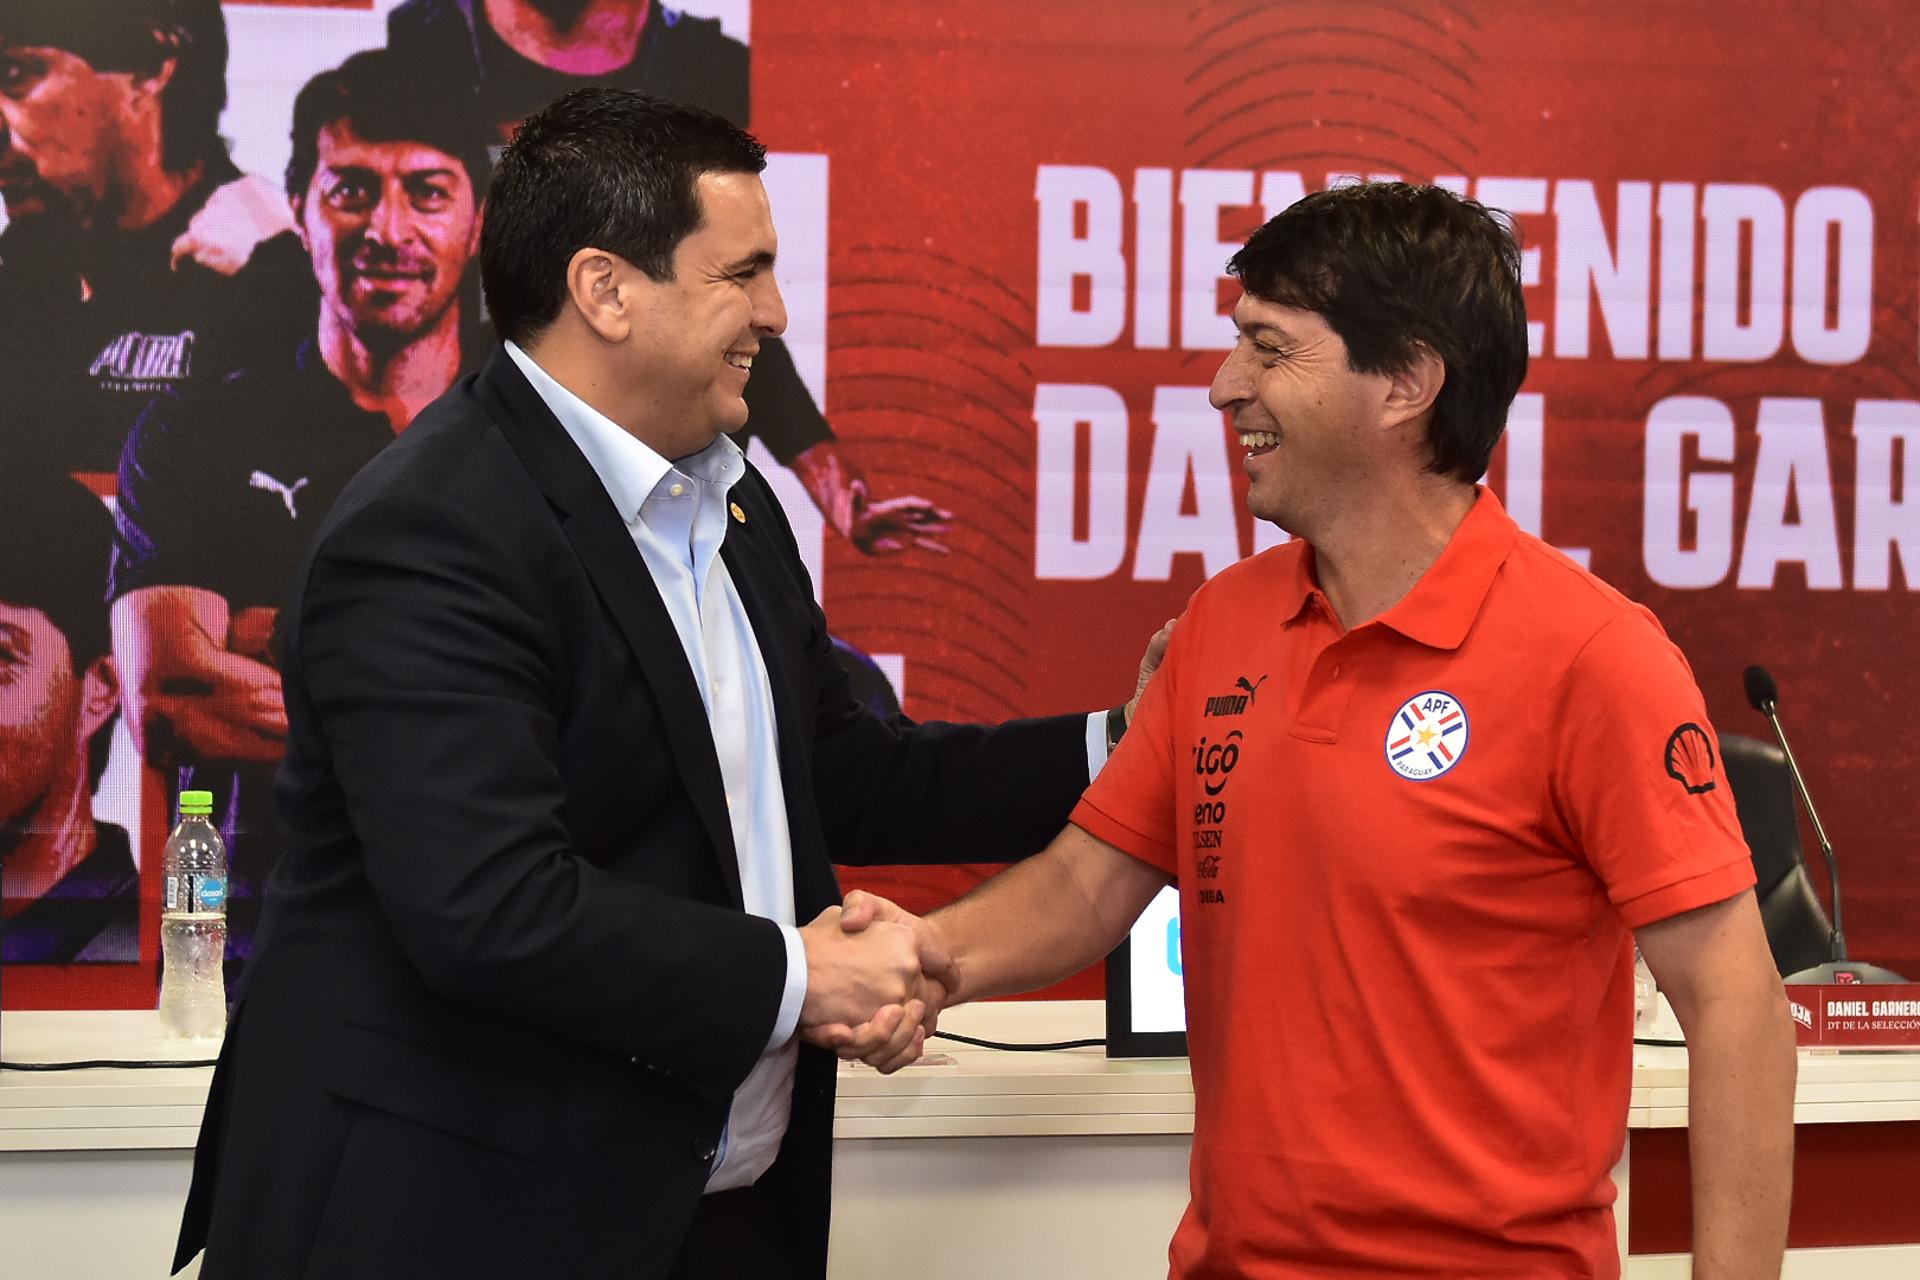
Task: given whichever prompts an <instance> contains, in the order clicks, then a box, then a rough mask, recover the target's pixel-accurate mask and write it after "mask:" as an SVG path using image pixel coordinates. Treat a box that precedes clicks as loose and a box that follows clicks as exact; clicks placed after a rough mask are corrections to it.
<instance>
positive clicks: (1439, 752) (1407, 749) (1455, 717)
mask: <svg viewBox="0 0 1920 1280" xmlns="http://www.w3.org/2000/svg"><path fill="white" fill-rule="evenodd" d="M1468 736H1469V730H1468V728H1467V709H1466V708H1465V707H1463V706H1461V705H1460V700H1459V699H1458V698H1456V697H1454V696H1453V695H1452V694H1450V693H1446V692H1443V691H1441V690H1439V689H1428V690H1426V691H1425V692H1424V693H1416V694H1414V695H1413V696H1412V697H1411V698H1408V699H1407V700H1406V701H1405V702H1403V703H1401V704H1400V709H1399V710H1398V711H1395V712H1394V713H1393V719H1392V720H1390V721H1388V722H1387V738H1386V754H1387V764H1388V765H1389V766H1390V767H1391V768H1392V769H1393V771H1394V772H1395V773H1397V774H1399V775H1400V776H1401V777H1403V778H1406V779H1408V780H1409V781H1412V782H1431V781H1433V779H1435V778H1437V777H1439V776H1440V775H1441V774H1443V773H1445V772H1446V771H1447V770H1449V769H1451V768H1453V766H1455V765H1457V764H1459V763H1460V757H1462V756H1464V755H1466V754H1467V738H1468Z"/></svg>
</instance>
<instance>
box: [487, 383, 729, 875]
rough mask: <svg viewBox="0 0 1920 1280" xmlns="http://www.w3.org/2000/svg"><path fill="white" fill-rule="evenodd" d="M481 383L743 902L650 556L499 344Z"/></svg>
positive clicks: (699, 705)
mask: <svg viewBox="0 0 1920 1280" xmlns="http://www.w3.org/2000/svg"><path fill="white" fill-rule="evenodd" d="M475 387H476V391H477V393H478V395H479V397H480V399H481V401H482V403H483V405H484V406H485V407H486V408H487V410H488V413H489V415H490V416H491V417H492V419H493V421H494V423H495V424H496V425H497V426H498V427H499V428H500V430H501V433H502V434H503V435H504V436H505V437H506V439H507V441H508V443H509V444H511V445H512V446H513V450H514V452H515V453H516V454H518V455H519V457H520V461H521V463H522V464H523V465H524V466H525V467H526V468H527V471H528V473H529V474H531V475H532V477H533V480H534V483H535V484H537V485H539V487H540V490H541V492H542V493H544V494H545V495H546V496H547V500H548V501H549V502H551V503H552V504H553V505H554V506H555V507H556V508H557V509H558V510H559V512H560V515H561V522H562V527H563V529H564V530H565V533H566V537H567V541H568V542H569V543H571V544H572V546H573V549H574V551H575V553H577V554H578V555H579V557H580V563H581V564H582V565H584V566H585V567H586V570H587V576H588V577H589V578H591V579H592V580H593V585H594V589H595V590H596V591H597V592H599V595H600V599H601V601H602V602H603V603H604V604H605V605H606V607H607V611H608V612H609V613H611V614H612V615H613V619H614V622H615V623H616V624H617V625H618V626H619V628H620V632H621V634H622V635H623V636H624V637H625V638H626V641H627V646H628V648H629V649H631V650H632V651H633V656H634V661H635V662H637V663H638V664H639V667H640V672H641V674H642V675H643V676H644V677H645V678H646V681H647V685H648V687H649V688H651V689H652V690H653V696H654V699H655V701H657V702H658V703H659V705H660V718H661V721H662V722H663V723H664V724H665V725H666V732H667V743H668V747H669V749H670V750H671V752H672V754H673V759H674V763H675V764H676V766H677V767H678V769H679V772H680V776H681V778H682V780H683V781H684V782H685V783H686V786H687V791H688V792H689V793H690V794H691V795H692V797H693V804H694V808H695V809H696V810H697V811H698V812H699V814H700V820H701V823H702V825H704V826H705V827H706V830H707V836H708V838H709V839H710V840H711V841H712V843H713V848H714V852H715V853H716V854H717V855H718V856H719V859H720V873H721V875H722V876H723V877H724V878H725V881H726V884H727V888H728V891H729V892H730V894H731V895H732V901H733V905H734V906H736V907H737V906H741V905H742V904H743V902H744V898H743V897H742V894H741V889H740V863H739V858H738V855H737V854H736V851H735V850H734V847H733V829H732V826H731V824H730V823H729V821H728V818H727V802H726V787H725V785H724V784H723V783H722V781H721V778H720V760H719V757H718V756H717V755H716V754H715V752H714V746H713V732H712V730H711V729H710V728H709V727H708V723H707V709H706V704H705V703H703V702H702V701H701V699H700V687H699V686H698V685H697V684H695V683H694V679H693V669H692V667H690V666H688V665H687V655H686V651H685V650H684V649H683V648H682V647H681V644H680V637H679V634H678V633H677V632H676V631H675V630H674V627H673V619H672V618H671V617H669V616H668V614H667V606H666V605H665V604H664V603H663V602H662V601H661V599H660V591H659V589H658V588H657V587H656V586H655V585H654V582H653V575H651V574H650V573H648V572H647V562H646V561H645V560H644V559H642V558H641V556H640V551H639V549H638V548H637V547H635V546H634V545H633V538H632V537H631V536H630V535H629V534H628V533H627V528H626V524H625V522H624V521H623V520H622V519H621V518H620V515H619V513H618V512H617V511H615V510H614V507H613V501H612V499H610V498H609V497H608V496H607V491H606V489H605V488H604V487H603V486H602V485H601V483H600V477H599V476H597V475H595V474H594V472H593V468H592V467H591V466H590V465H588V463H587V460H586V458H585V456H584V455H582V454H581V452H580V450H579V449H578V448H577V447H576V446H575V445H574V443H573V440H572V439H571V438H570V437H569V436H568V435H567V433H566V429H565V428H563V427H562V426H561V425H560V422H559V420H558V419H557V418H555V417H554V416H553V412H552V410H550V409H548V408H547V405H546V402H545V401H544V400H542V399H541V398H540V396H539V394H538V393H537V392H535V391H534V389H533V387H532V386H531V385H529V384H528V382H527V380H526V378H525V376H523V375H522V374H521V372H520V370H519V369H517V368H515V367H514V364H513V361H512V360H511V359H510V358H509V357H508V356H507V354H506V352H505V351H504V350H496V351H495V352H494V354H493V358H492V359H491V360H489V361H488V362H487V367H486V368H485V369H483V370H482V371H481V373H480V376H479V378H478V380H477V381H476V383H475Z"/></svg>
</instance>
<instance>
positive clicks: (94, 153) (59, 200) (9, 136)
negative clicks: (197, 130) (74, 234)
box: [0, 44, 157, 227]
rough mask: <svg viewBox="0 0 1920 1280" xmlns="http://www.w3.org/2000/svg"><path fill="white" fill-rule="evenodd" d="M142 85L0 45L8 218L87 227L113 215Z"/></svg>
mask: <svg viewBox="0 0 1920 1280" xmlns="http://www.w3.org/2000/svg"><path fill="white" fill-rule="evenodd" d="M143 106H144V108H145V109H147V110H150V111H151V110H157V105H156V104H155V103H154V101H153V98H152V94H151V93H149V92H148V91H147V88H146V87H145V86H144V84H143V82H139V81H136V80H135V78H134V77H133V76H132V75H130V74H127V73H124V72H115V73H108V72H100V71H96V70H94V68H93V66H92V65H91V64H90V63H88V62H87V61H86V60H85V59H84V58H81V57H79V56H77V55H75V54H72V53H68V52H67V51H66V50H64V49H55V48H50V47H45V46H31V45H9V44H0V195H3V196H4V197H5V199H6V204H7V217H8V218H9V219H10V220H12V221H17V222H20V223H22V224H28V223H31V222H33V221H35V220H37V219H48V220H52V221H67V222H71V223H73V224H76V225H78V226H82V227H86V226H91V225H93V224H94V223H95V222H97V221H100V220H101V219H102V218H103V217H107V218H110V217H111V216H112V214H113V212H114V205H115V203H116V193H117V192H118V191H120V190H121V189H122V188H123V187H124V184H125V181H126V178H127V173H128V171H129V169H130V168H131V166H130V164H129V163H128V153H129V149H130V148H133V147H135V146H136V145H137V144H136V143H135V142H134V141H133V139H134V138H135V137H136V136H137V135H138V133H139V128H138V118H139V112H140V111H141V110H142V109H143Z"/></svg>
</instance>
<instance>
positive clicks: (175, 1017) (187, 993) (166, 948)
mask: <svg viewBox="0 0 1920 1280" xmlns="http://www.w3.org/2000/svg"><path fill="white" fill-rule="evenodd" d="M212 815H213V793H212V792H210V791H182V792H181V793H180V825H178V826H176V827H175V828H174V829H173V834H172V835H170V836H168V837H167V848H166V854H165V857H164V860H163V862H162V872H163V874H164V876H165V878H166V889H165V897H164V899H163V901H162V903H161V907H160V954H161V967H160V1026H161V1027H162V1029H164V1030H165V1031H166V1033H167V1034H168V1035H170V1036H186V1037H191V1038H195V1039H204V1038H214V1037H218V1036H220V1035H221V1034H222V1033H224V1032H225V1031H226V1027H227V988H226V982H225V980H224V979H223V977H222V975H221V962H222V961H224V960H225V959H226V954H227V846H226V843H225V842H224V841H223V840H221V839H220V832H219V831H218V830H216V829H215V827H214V825H213V820H212Z"/></svg>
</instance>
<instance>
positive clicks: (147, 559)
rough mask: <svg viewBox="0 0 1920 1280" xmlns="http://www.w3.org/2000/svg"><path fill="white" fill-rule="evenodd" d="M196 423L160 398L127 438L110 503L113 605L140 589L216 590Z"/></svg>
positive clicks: (216, 549) (214, 532) (174, 402)
mask: <svg viewBox="0 0 1920 1280" xmlns="http://www.w3.org/2000/svg"><path fill="white" fill-rule="evenodd" d="M195 417H196V415H195V414H194V413H193V412H192V410H190V409H189V408H188V406H187V402H186V401H184V400H182V399H180V398H179V397H176V396H171V395H168V396H161V397H159V398H158V399H156V400H154V401H153V402H152V403H151V404H149V405H148V406H147V408H146V410H145V411H144V412H142V413H141V415H140V417H139V419H138V420H137V421H136V422H135V423H134V426H133V430H132V431H131V432H130V433H129V434H128V436H127V442H126V445H125V447H124V448H123V450H122V451H121V455H120V474H119V479H118V483H117V495H116V497H117V500H116V502H115V504H114V506H115V525H116V537H115V538H114V548H113V573H112V580H111V582H110V584H109V588H108V595H109V596H110V597H111V598H113V599H116V600H117V599H119V598H120V597H121V596H123V595H126V594H127V593H128V592H129V591H133V590H136V589H138V588H140V587H153V586H196V587H207V588H209V589H212V590H216V591H217V590H220V589H221V588H220V584H219V583H218V582H216V581H214V580H213V577H214V575H213V572H212V570H213V566H215V565H217V564H219V563H220V562H221V560H222V559H223V558H224V557H223V556H222V555H221V553H220V546H221V542H222V540H223V531H222V530H220V529H218V528H216V527H215V526H216V525H218V524H219V523H220V522H219V520H218V519H217V517H216V515H215V513H214V512H213V511H211V510H209V509H206V508H205V507H204V506H203V504H202V503H201V502H199V501H198V500H197V496H198V495H199V494H200V493H201V492H202V490H203V487H204V484H203V482H204V475H203V469H202V466H201V459H202V455H203V454H204V450H202V449H200V448H198V447H196V441H195V440H194V431H193V428H192V427H191V425H189V424H190V422H191V421H192V420H193V419H194V418H195ZM229 554H230V553H229Z"/></svg>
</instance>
